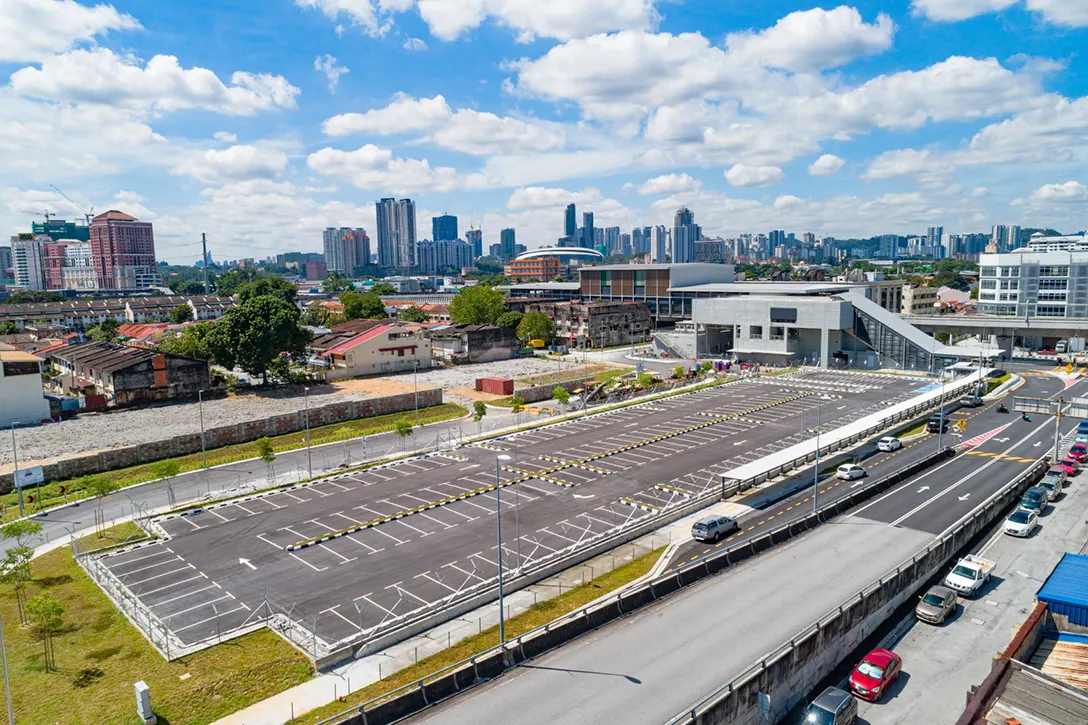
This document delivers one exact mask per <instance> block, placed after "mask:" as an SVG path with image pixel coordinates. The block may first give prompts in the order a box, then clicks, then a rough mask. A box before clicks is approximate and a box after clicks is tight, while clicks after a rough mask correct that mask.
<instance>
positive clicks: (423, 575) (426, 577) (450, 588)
mask: <svg viewBox="0 0 1088 725" xmlns="http://www.w3.org/2000/svg"><path fill="white" fill-rule="evenodd" d="M420 577H423V578H424V579H430V580H431V581H433V582H434V583H435V584H437V585H438V586H440V587H445V588H446V589H449V590H450V591H451V592H456V591H457V590H456V589H454V588H453V587H451V586H450V585H449V584H446V583H445V582H442V581H439V580H438V579H435V578H434V577H433V576H431V573H430V572H429V571H425V572H423V573H422V574H416V575H415V577H413V578H415V579H419V578H420Z"/></svg>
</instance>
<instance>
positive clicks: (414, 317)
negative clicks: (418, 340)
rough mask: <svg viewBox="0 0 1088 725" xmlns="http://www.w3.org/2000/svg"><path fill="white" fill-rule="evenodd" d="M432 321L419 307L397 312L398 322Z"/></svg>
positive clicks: (413, 306)
mask: <svg viewBox="0 0 1088 725" xmlns="http://www.w3.org/2000/svg"><path fill="white" fill-rule="evenodd" d="M429 319H431V317H430V315H428V314H427V311H426V310H424V309H423V308H422V307H419V306H418V305H409V306H408V307H403V308H401V309H400V310H398V311H397V320H398V321H399V322H426V321H427V320H429Z"/></svg>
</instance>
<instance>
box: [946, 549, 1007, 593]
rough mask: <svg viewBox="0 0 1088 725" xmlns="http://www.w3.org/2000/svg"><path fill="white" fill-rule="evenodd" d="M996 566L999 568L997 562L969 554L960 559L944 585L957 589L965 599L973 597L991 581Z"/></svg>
mask: <svg viewBox="0 0 1088 725" xmlns="http://www.w3.org/2000/svg"><path fill="white" fill-rule="evenodd" d="M995 566H997V563H996V562H993V561H990V560H988V559H983V558H982V557H978V556H975V555H974V554H968V555H967V556H965V557H963V558H962V559H960V560H959V562H957V563H956V566H955V567H953V569H952V571H951V572H949V574H948V576H946V577H945V578H944V585H945V586H946V587H950V588H952V589H955V590H956V591H957V592H959V593H960V594H962V595H963V596H965V597H973V596H975V595H976V594H978V592H979V590H980V589H982V587H983V585H985V584H986V582H988V581H990V573H991V572H993V570H994V567H995Z"/></svg>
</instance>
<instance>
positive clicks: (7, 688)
mask: <svg viewBox="0 0 1088 725" xmlns="http://www.w3.org/2000/svg"><path fill="white" fill-rule="evenodd" d="M72 543H75V539H72ZM0 659H2V660H3V664H4V697H5V698H6V699H7V705H8V725H15V711H14V710H12V709H11V684H10V683H9V682H8V651H7V648H6V647H5V646H4V623H3V622H2V621H0Z"/></svg>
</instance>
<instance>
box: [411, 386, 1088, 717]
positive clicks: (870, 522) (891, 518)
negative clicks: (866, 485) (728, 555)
mask: <svg viewBox="0 0 1088 725" xmlns="http://www.w3.org/2000/svg"><path fill="white" fill-rule="evenodd" d="M1083 387H1084V384H1083V383H1078V384H1077V386H1076V387H1074V388H1072V389H1070V393H1072V394H1076V393H1077V392H1078V391H1080V390H1081V389H1082V388H1083ZM1065 388H1066V386H1065V382H1064V381H1063V380H1060V379H1058V378H1052V377H1038V376H1032V377H1029V378H1027V383H1026V385H1025V386H1024V387H1023V388H1021V389H1020V390H1019V391H1017V395H1027V396H1035V397H1048V396H1053V395H1056V394H1058V393H1059V392H1062V391H1063V390H1065ZM964 415H968V416H971V417H970V419H969V420H968V429H967V433H966V434H965V439H967V440H971V439H975V440H974V441H973V444H974V445H973V446H972V447H971V449H970V450H969V451H967V452H965V453H963V454H961V455H958V456H957V457H955V458H953V459H951V460H949V461H947V462H945V463H942V464H939V465H937V466H935V467H933V468H931V469H929V470H927V471H925V472H923V473H921V474H919V475H917V476H915V477H913V478H911V479H909V480H907V481H905V482H904V483H903V484H901V485H899V486H897V487H896V488H893V489H891V490H890V491H888V492H887V493H885V494H883V495H882V496H880V497H878V498H876V499H875V500H873V501H871V502H870V503H868V504H866V505H865V506H863V507H860V508H858V509H857V510H855V511H853V512H851V514H850V515H848V516H845V517H842V518H840V519H836V520H834V521H832V522H831V523H829V524H827V525H825V526H823V527H821V528H819V529H817V530H815V531H813V532H811V533H810V534H807V535H805V536H803V537H801V538H799V539H796V540H794V541H793V542H791V543H790V544H787V545H785V546H783V547H781V548H779V549H776V550H772V551H770V552H768V553H766V554H764V555H762V556H760V557H757V558H756V559H753V560H750V561H748V562H747V563H745V564H744V565H741V566H739V567H736V568H734V569H729V570H726V571H725V572H724V573H723V574H722V575H720V576H716V577H712V578H710V579H707V580H703V581H702V582H700V583H698V584H696V585H693V586H691V587H689V588H687V589H685V590H683V591H681V592H679V593H677V594H676V595H674V596H672V597H668V598H666V599H665V600H663V601H661V602H659V603H657V604H655V605H653V606H650V607H647V608H645V609H643V610H640V611H639V612H637V613H636V614H634V615H633V616H631V617H628V618H625V619H622V620H619V621H617V622H614V623H612V624H610V625H608V626H606V627H604V628H602V629H600V630H598V631H596V632H593V633H591V634H588V635H586V636H585V637H582V638H581V639H579V640H576V641H575V642H572V643H570V644H568V645H567V646H564V647H562V648H560V649H558V650H556V651H554V652H552V653H549V654H547V655H545V656H543V657H540V658H538V659H537V660H535V661H533V662H531V663H530V664H528V665H525V666H522V667H519V668H516V669H515V670H513V671H511V672H509V673H507V674H506V675H504V676H502V677H501V678H499V679H497V680H495V681H492V682H490V683H488V684H486V685H483V686H481V687H479V688H477V689H475V690H472V691H469V692H468V693H466V694H464V695H462V696H460V697H457V698H454V699H452V700H449V701H447V702H445V703H443V704H440V705H438V706H437V707H435V708H434V709H432V710H430V711H428V712H425V713H422V714H420V715H418V716H417V717H416V718H415V719H414V720H413V721H414V722H419V723H428V724H429V725H445V724H451V725H452V724H454V723H457V724H465V723H475V722H500V721H501V722H505V723H510V724H511V725H530V724H536V723H542V724H543V723H554V722H563V723H572V724H577V723H598V722H665V721H666V720H668V719H669V718H670V717H672V716H674V715H676V714H677V713H679V712H681V711H683V710H684V709H685V708H687V707H689V706H691V705H692V704H693V703H695V702H696V701H698V700H699V699H700V698H702V697H703V696H705V695H706V694H708V693H710V692H712V691H713V690H715V689H716V688H717V687H719V686H721V685H723V684H724V683H726V682H727V681H728V680H729V679H730V678H732V677H734V676H736V675H738V674H739V673H741V672H742V671H743V670H744V669H745V668H746V667H747V666H748V665H749V664H751V663H752V662H753V661H756V660H758V659H759V657H761V656H762V655H764V654H765V653H767V652H770V651H772V650H774V649H775V648H776V647H778V646H779V645H781V644H782V643H783V642H785V641H788V640H789V638H790V637H791V636H792V635H793V634H794V633H796V632H799V631H800V630H802V629H804V628H805V627H806V626H808V625H809V624H811V623H812V622H813V621H815V620H817V619H818V618H820V617H821V616H822V615H823V614H824V613H825V612H827V611H828V610H829V609H831V608H833V607H834V606H836V605H838V604H839V603H840V602H842V601H843V600H845V599H847V598H848V597H849V596H850V595H851V594H853V593H856V592H857V591H859V590H860V589H862V588H863V587H865V586H866V585H868V584H869V583H871V582H872V581H874V580H875V579H876V578H877V577H879V576H881V575H883V574H884V573H885V572H887V571H888V570H890V569H893V568H894V567H895V566H897V565H898V564H900V563H901V562H902V561H903V560H904V559H906V558H908V557H909V556H910V555H911V554H913V553H914V552H915V551H916V550H918V549H919V548H921V547H922V546H924V545H925V544H926V543H927V542H929V541H931V540H932V539H933V538H934V536H935V535H936V534H939V533H941V532H942V531H944V530H945V529H946V528H948V527H949V526H951V525H952V524H953V523H954V522H955V521H957V520H958V519H960V518H961V517H962V516H964V515H965V514H967V513H968V512H970V511H971V510H972V509H973V508H974V507H975V506H977V505H978V504H979V503H981V502H982V501H984V500H985V499H986V497H987V496H989V495H990V494H991V493H992V492H994V491H996V490H997V489H998V488H999V487H1000V486H1002V485H1003V484H1004V483H1007V482H1008V481H1010V480H1012V479H1013V478H1014V477H1015V476H1016V475H1017V474H1019V473H1020V472H1022V471H1023V470H1025V469H1026V468H1027V467H1028V466H1029V465H1030V462H1031V461H1033V460H1035V459H1037V458H1039V457H1041V456H1043V455H1045V454H1046V453H1048V452H1049V446H1050V445H1051V443H1052V441H1053V428H1054V422H1053V421H1051V420H1046V419H1042V418H1034V419H1032V420H1031V421H1023V420H1021V419H1020V417H1019V416H1017V415H1015V414H1012V413H1009V414H1001V413H998V412H997V411H996V406H994V405H991V406H987V407H985V408H981V409H975V410H969V411H964ZM1067 425H1075V423H1067ZM931 439H932V437H930V438H927V439H925V441H924V442H922V443H920V444H919V445H917V446H915V447H912V448H907V449H904V451H902V452H901V453H899V454H898V455H887V454H884V455H882V456H878V457H875V458H874V459H872V467H873V470H874V473H878V472H879V471H880V470H881V467H882V466H886V467H887V468H888V469H889V470H892V469H894V468H897V467H900V466H902V465H903V464H904V463H906V462H907V461H908V460H910V459H911V457H915V456H919V455H923V453H924V451H925V449H926V447H927V446H930V445H934V446H935V442H934V441H932V440H931ZM881 459H883V460H884V463H882V462H881ZM849 485H850V484H843V485H836V483H835V482H834V481H828V482H824V483H822V484H821V495H824V496H835V495H841V493H839V492H841V491H842V490H843V489H844V488H846V487H847V486H849ZM809 495H811V494H810V492H802V493H800V494H798V498H794V499H791V500H788V501H785V502H781V503H779V504H776V506H775V507H774V508H773V509H770V510H766V511H754V512H752V513H750V514H749V515H747V516H745V517H743V518H742V520H741V524H742V526H743V527H744V533H743V534H742V535H746V534H748V533H749V532H752V531H754V530H758V529H759V527H760V526H761V525H768V524H766V523H765V522H767V521H768V516H770V515H771V514H772V513H774V515H775V516H776V517H787V518H788V517H789V516H791V515H793V512H796V511H798V509H804V508H805V507H806V502H805V497H806V496H809ZM807 505H811V503H810V502H809V504H807ZM791 506H796V507H798V508H794V509H793V510H792V511H791V509H790V507H791ZM782 520H784V519H781V518H776V519H775V523H776V524H777V523H778V522H779V521H782ZM761 522H763V523H761ZM710 551H712V547H708V546H707V545H705V544H696V543H692V544H690V545H688V546H687V547H685V548H684V549H683V550H682V552H681V553H680V555H679V556H678V557H677V559H676V560H675V561H677V562H681V563H684V562H686V561H688V560H690V559H691V557H696V558H697V557H698V556H700V555H705V554H707V553H709V552H710Z"/></svg>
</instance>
